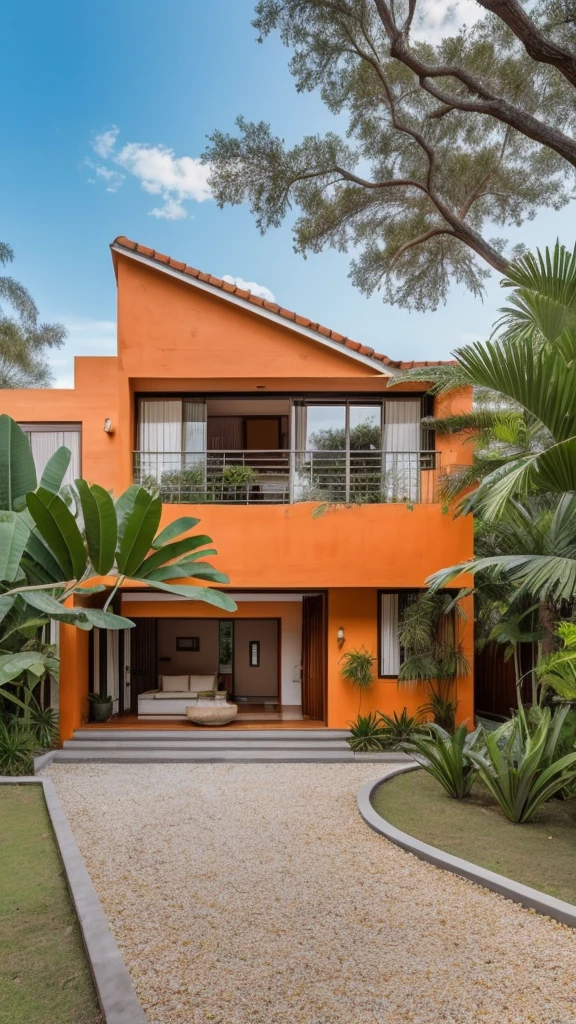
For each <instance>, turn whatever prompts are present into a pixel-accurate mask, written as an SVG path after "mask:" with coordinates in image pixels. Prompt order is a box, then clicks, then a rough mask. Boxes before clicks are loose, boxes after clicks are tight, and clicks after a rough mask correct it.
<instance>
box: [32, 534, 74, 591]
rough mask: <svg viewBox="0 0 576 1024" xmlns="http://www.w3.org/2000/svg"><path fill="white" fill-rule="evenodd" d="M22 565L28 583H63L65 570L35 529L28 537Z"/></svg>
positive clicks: (65, 574)
mask: <svg viewBox="0 0 576 1024" xmlns="http://www.w3.org/2000/svg"><path fill="white" fill-rule="evenodd" d="M23 565H24V567H25V571H26V577H27V579H28V581H29V582H30V583H50V582H52V583H65V582H66V579H67V573H66V570H65V569H64V567H63V566H62V565H60V564H59V562H57V560H56V559H55V558H54V555H53V554H52V552H51V551H50V549H49V548H48V547H47V546H46V544H45V543H44V541H43V540H42V538H41V537H40V535H39V533H38V532H37V530H36V528H34V531H33V532H32V533H31V534H30V535H29V537H28V541H27V544H26V548H25V550H24V557H23Z"/></svg>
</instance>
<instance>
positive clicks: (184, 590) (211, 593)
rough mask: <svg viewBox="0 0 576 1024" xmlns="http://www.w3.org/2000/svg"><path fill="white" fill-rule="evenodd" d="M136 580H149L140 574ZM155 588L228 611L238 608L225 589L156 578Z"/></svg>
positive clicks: (143, 581)
mask: <svg viewBox="0 0 576 1024" xmlns="http://www.w3.org/2000/svg"><path fill="white" fill-rule="evenodd" d="M134 580H136V581H137V582H140V583H148V582H149V581H148V580H146V579H139V577H138V576H134ZM153 589H154V590H162V591H165V593H167V594H172V595H173V596H174V597H184V598H186V600H188V601H203V602H204V603H205V604H212V605H215V606H216V607H217V608H223V609H224V610H225V611H227V612H235V611H237V610H238V605H237V604H236V602H235V601H233V600H232V598H231V597H229V596H228V594H226V593H225V592H224V591H223V590H212V588H211V587H193V586H188V585H187V584H184V583H181V584H171V583H161V582H160V581H159V580H156V581H155V582H154V584H153Z"/></svg>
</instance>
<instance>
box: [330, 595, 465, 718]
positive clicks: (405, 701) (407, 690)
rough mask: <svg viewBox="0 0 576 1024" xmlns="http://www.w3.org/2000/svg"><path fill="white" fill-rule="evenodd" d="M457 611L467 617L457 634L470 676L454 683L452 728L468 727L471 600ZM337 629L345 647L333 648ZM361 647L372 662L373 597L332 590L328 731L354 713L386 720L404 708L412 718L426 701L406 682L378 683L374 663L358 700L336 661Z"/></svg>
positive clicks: (374, 641) (375, 634)
mask: <svg viewBox="0 0 576 1024" xmlns="http://www.w3.org/2000/svg"><path fill="white" fill-rule="evenodd" d="M462 604H463V611H464V612H465V614H466V615H467V616H468V618H467V621H466V624H465V626H464V627H463V630H462V643H463V649H464V655H465V657H466V658H467V660H468V662H469V664H470V674H469V675H468V676H466V677H464V678H461V679H459V680H457V686H456V691H457V692H456V695H457V698H458V700H459V707H458V713H457V721H458V723H460V722H464V721H468V722H470V724H472V723H473V715H474V692H473V673H472V665H473V650H472V638H473V627H472V600H471V598H466V599H465V600H464V601H463V602H462ZM340 627H342V628H343V629H344V634H345V638H346V639H345V643H344V645H343V647H342V648H340V647H339V646H338V630H339V629H340ZM361 647H366V649H367V650H368V651H369V652H370V653H371V654H372V655H373V656H374V657H375V658H377V657H378V592H377V591H376V590H368V589H364V588H363V589H352V588H347V589H345V590H344V589H336V590H330V592H329V595H328V722H327V724H328V726H329V727H330V728H332V729H342V728H345V727H346V726H347V724H348V723H349V722H351V721H353V720H354V719H355V718H356V717H357V715H358V711H359V707H360V711H361V714H363V715H366V714H368V713H369V712H371V711H382V712H384V713H385V714H387V715H391V714H393V712H394V711H396V712H397V713H398V714H400V713H401V711H402V709H403V708H404V707H406V708H407V709H408V712H409V714H414V713H415V712H416V711H417V709H418V707H419V706H420V705H421V704H424V703H425V702H426V700H427V689H426V686H422V685H417V684H412V683H400V684H399V683H398V682H397V680H395V679H379V678H378V664H377V663H376V664H375V666H374V682H373V684H372V686H371V687H370V688H369V689H368V690H367V691H366V692H365V693H364V694H363V695H362V699H361V702H360V698H359V695H360V691H359V690H358V689H357V688H356V687H355V686H353V685H352V684H351V683H349V682H347V681H346V680H345V679H343V678H342V676H341V674H340V669H341V667H342V666H341V658H342V656H343V655H344V654H345V653H346V651H349V650H352V649H353V648H356V649H358V648H361Z"/></svg>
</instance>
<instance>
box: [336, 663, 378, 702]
mask: <svg viewBox="0 0 576 1024" xmlns="http://www.w3.org/2000/svg"><path fill="white" fill-rule="evenodd" d="M375 661H376V658H375V657H374V655H372V654H370V652H369V651H367V650H366V648H365V647H362V648H361V649H360V650H356V649H353V650H350V651H346V653H345V654H343V655H342V657H341V658H340V662H341V663H343V664H342V668H341V669H340V675H341V676H342V678H343V679H346V680H348V682H349V683H352V684H353V686H356V687H357V688H358V690H359V704H358V713H360V708H361V706H362V694H363V693H364V691H365V690H368V689H370V687H371V686H372V683H373V681H374V663H375Z"/></svg>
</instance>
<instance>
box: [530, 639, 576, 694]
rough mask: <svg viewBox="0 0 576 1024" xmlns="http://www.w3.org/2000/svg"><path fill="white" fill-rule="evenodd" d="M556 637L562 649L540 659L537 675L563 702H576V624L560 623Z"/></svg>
mask: <svg viewBox="0 0 576 1024" xmlns="http://www.w3.org/2000/svg"><path fill="white" fill-rule="evenodd" d="M556 636H557V637H558V638H559V640H561V642H562V647H561V649H560V650H558V651H554V652H553V653H552V654H548V655H545V656H544V657H543V658H541V659H540V661H539V663H538V666H537V668H536V674H537V676H538V678H539V680H540V682H541V683H542V684H543V685H544V686H545V687H549V688H550V689H551V690H552V691H553V692H554V694H555V695H556V697H557V698H559V699H560V700H562V701H576V623H574V622H560V623H558V625H557V628H556Z"/></svg>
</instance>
